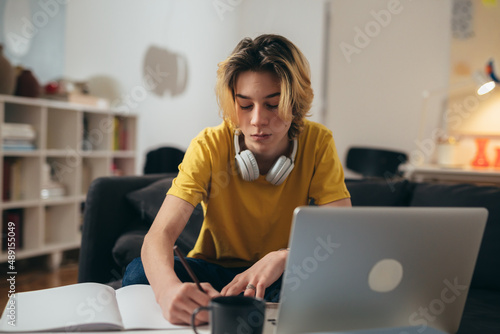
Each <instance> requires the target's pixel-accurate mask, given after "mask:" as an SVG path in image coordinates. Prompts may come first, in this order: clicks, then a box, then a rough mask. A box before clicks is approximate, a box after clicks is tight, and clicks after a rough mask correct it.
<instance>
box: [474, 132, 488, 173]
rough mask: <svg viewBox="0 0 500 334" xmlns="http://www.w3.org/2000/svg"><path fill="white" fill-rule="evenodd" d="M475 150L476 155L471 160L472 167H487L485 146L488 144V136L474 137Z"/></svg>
mask: <svg viewBox="0 0 500 334" xmlns="http://www.w3.org/2000/svg"><path fill="white" fill-rule="evenodd" d="M475 142H476V146H477V151H476V157H475V158H474V160H473V161H472V166H473V167H488V166H489V165H490V163H489V162H488V158H487V157H486V146H487V145H488V142H489V139H488V138H476V139H475Z"/></svg>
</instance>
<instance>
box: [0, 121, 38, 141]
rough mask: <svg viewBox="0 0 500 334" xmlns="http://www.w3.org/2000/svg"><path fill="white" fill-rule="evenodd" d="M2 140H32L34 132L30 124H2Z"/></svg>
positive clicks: (34, 136)
mask: <svg viewBox="0 0 500 334" xmlns="http://www.w3.org/2000/svg"><path fill="white" fill-rule="evenodd" d="M2 138H3V139H26V140H34V139H35V138H36V131H35V128H34V127H33V125H31V124H25V123H3V124H2Z"/></svg>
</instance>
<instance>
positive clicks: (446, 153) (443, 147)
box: [437, 136, 459, 167]
mask: <svg viewBox="0 0 500 334" xmlns="http://www.w3.org/2000/svg"><path fill="white" fill-rule="evenodd" d="M458 142H459V139H458V138H456V137H453V136H449V137H443V138H441V139H440V140H438V143H437V164H438V165H440V166H445V167H452V166H457V165H458V164H459V163H458V161H457V147H458Z"/></svg>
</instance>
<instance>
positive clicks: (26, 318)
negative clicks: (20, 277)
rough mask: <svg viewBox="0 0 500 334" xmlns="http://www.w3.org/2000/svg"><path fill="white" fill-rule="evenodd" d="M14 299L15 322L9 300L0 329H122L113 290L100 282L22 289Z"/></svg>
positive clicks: (29, 330) (15, 330) (23, 330)
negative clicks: (40, 288)
mask: <svg viewBox="0 0 500 334" xmlns="http://www.w3.org/2000/svg"><path fill="white" fill-rule="evenodd" d="M11 298H13V300H14V301H15V304H14V305H15V310H14V314H13V315H14V316H15V326H13V325H11V324H9V322H10V321H12V318H11V317H9V315H12V310H11V309H9V307H10V304H9V303H7V306H6V307H5V309H4V312H3V315H2V319H1V320H0V331H5V332H31V331H66V332H72V331H75V329H77V328H80V329H82V328H85V330H105V329H121V328H122V322H121V316H120V313H119V310H118V305H117V304H116V299H115V292H114V290H113V289H112V288H111V287H109V286H106V285H103V284H98V283H80V284H73V285H68V286H63V287H57V288H51V289H44V290H37V291H29V292H20V293H17V294H16V295H15V297H14V296H13V297H11Z"/></svg>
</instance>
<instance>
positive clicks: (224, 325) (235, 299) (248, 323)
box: [191, 296, 266, 334]
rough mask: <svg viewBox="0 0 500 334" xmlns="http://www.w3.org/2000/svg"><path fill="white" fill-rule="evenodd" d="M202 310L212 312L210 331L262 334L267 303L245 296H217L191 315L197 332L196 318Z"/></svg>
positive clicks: (212, 333)
mask: <svg viewBox="0 0 500 334" xmlns="http://www.w3.org/2000/svg"><path fill="white" fill-rule="evenodd" d="M201 311H209V312H210V333H211V334H226V333H237V334H239V333H241V334H262V330H263V328H264V322H265V318H266V303H265V302H264V301H263V300H261V299H256V298H252V297H245V296H227V297H217V298H214V299H212V300H211V301H210V304H209V305H208V306H202V307H198V308H197V309H196V310H194V312H193V315H192V316H191V327H193V330H194V332H195V333H196V334H198V331H197V330H196V326H195V324H194V320H195V317H196V315H197V314H198V313H199V312H201Z"/></svg>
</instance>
